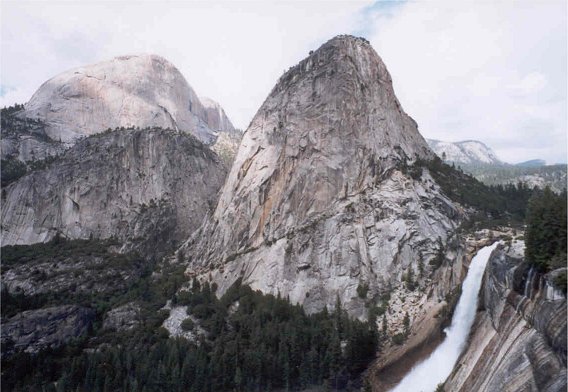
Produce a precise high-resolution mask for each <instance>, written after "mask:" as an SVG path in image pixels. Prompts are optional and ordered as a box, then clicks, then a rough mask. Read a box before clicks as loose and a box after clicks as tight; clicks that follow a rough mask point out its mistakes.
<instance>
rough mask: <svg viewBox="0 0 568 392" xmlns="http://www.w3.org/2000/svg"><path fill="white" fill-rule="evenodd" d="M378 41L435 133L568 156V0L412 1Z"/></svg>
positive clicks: (506, 151)
mask: <svg viewBox="0 0 568 392" xmlns="http://www.w3.org/2000/svg"><path fill="white" fill-rule="evenodd" d="M374 26H375V30H374V33H373V34H372V36H371V37H370V38H371V42H372V44H373V46H374V47H375V48H376V49H377V52H378V53H379V54H380V55H381V56H382V58H383V60H384V61H385V63H386V65H387V67H388V69H389V70H390V72H391V74H392V76H393V80H394V84H395V91H396V93H397V95H398V97H399V99H400V101H401V103H402V105H403V107H404V108H405V110H406V111H407V112H408V113H409V114H410V115H411V116H412V117H414V119H415V120H416V121H417V122H418V124H419V126H420V130H421V132H422V134H423V135H425V136H426V137H431V138H436V139H442V140H449V141H458V140H463V139H479V140H482V141H484V142H486V143H487V144H488V145H490V146H491V147H493V148H494V149H495V150H496V152H497V154H498V155H499V156H500V157H501V158H502V159H504V160H506V161H510V162H518V161H522V160H526V159H531V158H544V159H546V160H547V161H549V162H551V163H552V162H558V161H563V162H565V161H566V44H567V43H566V3H565V2H564V1H547V2H544V1H543V2H531V3H529V2H524V1H517V2H507V1H499V2H469V1H468V2H455V1H453V2H449V1H447V2H445V1H436V2H409V3H405V4H404V5H403V6H401V7H399V8H398V9H397V12H396V13H395V14H394V15H393V16H392V17H389V18H384V17H382V16H381V15H380V14H379V15H375V17H374Z"/></svg>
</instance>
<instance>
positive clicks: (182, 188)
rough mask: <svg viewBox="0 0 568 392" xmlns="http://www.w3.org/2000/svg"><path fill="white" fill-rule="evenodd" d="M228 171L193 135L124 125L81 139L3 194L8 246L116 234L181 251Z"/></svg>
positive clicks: (145, 246) (128, 244)
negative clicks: (125, 126) (129, 127)
mask: <svg viewBox="0 0 568 392" xmlns="http://www.w3.org/2000/svg"><path fill="white" fill-rule="evenodd" d="M224 179H225V168H224V166H223V165H222V163H221V161H220V160H219V158H218V157H217V155H216V154H214V153H213V152H212V151H211V150H209V149H208V148H207V147H206V146H205V145H203V144H202V143H201V142H199V141H198V140H197V139H195V138H194V137H193V136H191V135H188V134H184V133H180V132H176V131H172V130H163V129H143V130H118V131H112V132H108V133H104V134H98V135H94V136H91V137H88V138H84V139H82V140H80V141H79V142H78V143H77V144H75V145H74V146H73V147H72V148H71V149H69V150H68V151H66V152H65V153H64V154H63V155H61V156H59V157H58V158H57V159H55V161H54V162H52V163H50V164H49V165H47V167H45V168H43V169H39V170H35V171H32V172H31V173H29V174H28V175H26V176H24V177H22V178H20V179H19V180H18V181H16V182H14V183H12V184H10V185H9V186H7V187H5V188H4V189H3V192H2V198H3V208H2V245H15V244H33V243H37V242H46V241H49V240H51V239H52V238H53V237H54V236H55V235H56V234H59V235H61V236H62V237H64V238H67V239H88V238H95V239H105V238H111V237H114V238H116V239H117V240H119V241H120V243H122V244H123V245H122V247H123V250H124V251H127V250H133V249H136V250H139V251H143V252H144V254H146V255H148V256H157V255H163V254H164V252H166V251H168V250H172V249H174V247H175V246H176V245H177V244H179V242H180V241H181V240H182V239H184V238H186V237H187V236H188V235H190V234H191V233H192V232H193V230H195V229H196V228H197V227H198V226H199V225H200V224H201V221H202V219H203V217H204V216H205V214H206V212H207V211H208V210H209V209H210V208H212V206H214V204H215V201H216V198H217V192H218V190H219V188H220V187H221V185H222V183H223V181H224Z"/></svg>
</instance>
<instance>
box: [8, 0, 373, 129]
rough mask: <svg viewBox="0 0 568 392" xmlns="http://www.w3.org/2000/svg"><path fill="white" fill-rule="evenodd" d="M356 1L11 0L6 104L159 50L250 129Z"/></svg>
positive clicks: (357, 6) (338, 29) (348, 18)
mask: <svg viewBox="0 0 568 392" xmlns="http://www.w3.org/2000/svg"><path fill="white" fill-rule="evenodd" d="M370 3H371V2H370V1H356V2H318V1H312V2H270V1H264V2H261V1H249V2H234V1H224V2H205V1H202V2H199V1H191V2H190V1H188V2H180V1H172V2H164V1H160V2H158V1H140V2H122V1H121V2H68V1H67V2H44V3H42V2H22V1H20V2H18V3H15V2H11V3H6V2H5V3H3V5H2V42H1V44H2V47H1V48H2V50H1V51H2V84H3V85H5V86H7V87H9V88H10V89H11V92H9V93H6V94H4V95H3V96H2V97H1V100H0V105H9V104H12V103H14V102H19V103H22V102H25V101H27V100H28V99H29V98H30V96H31V94H32V93H33V92H34V91H35V90H36V89H37V88H38V87H39V86H40V85H41V83H43V82H44V81H45V80H47V79H48V78H50V77H52V76H55V75H56V74H58V73H60V72H62V71H65V70H67V69H70V68H73V67H76V66H80V65H84V64H88V63H93V62H97V61H101V60H105V59H109V58H112V57H114V56H118V55H124V54H128V53H143V52H146V53H155V54H158V55H161V56H163V57H165V58H167V59H168V60H170V61H171V62H172V63H173V64H174V65H176V67H178V68H179V69H180V71H181V72H182V73H183V75H184V76H185V77H186V79H187V80H188V82H189V84H190V85H191V86H192V87H193V88H194V89H195V90H196V92H197V93H198V94H199V95H204V96H209V97H211V98H213V99H215V100H217V101H218V102H220V103H221V105H222V106H223V107H224V109H225V110H226V112H227V113H228V115H229V117H230V118H231V119H232V121H233V122H234V123H235V124H236V125H237V126H238V127H241V128H245V127H246V126H247V125H248V123H249V121H250V120H251V119H252V117H253V115H254V114H255V112H256V110H257V109H258V108H259V107H260V105H261V104H262V102H263V101H264V99H265V98H266V96H267V95H268V93H269V92H270V90H271V88H272V87H273V85H274V83H275V82H276V80H277V79H278V78H279V77H280V76H281V74H282V72H283V71H284V70H285V69H287V68H288V67H290V66H292V65H294V64H295V63H297V62H298V61H299V60H301V59H302V58H303V57H305V56H307V54H308V52H309V50H312V49H316V48H317V47H318V46H319V45H320V44H321V43H323V42H324V41H326V40H327V39H329V38H331V37H332V36H334V35H337V34H341V33H346V32H350V31H353V30H354V29H355V28H356V26H357V25H358V21H359V17H360V12H359V11H360V10H362V9H364V8H365V7H367V6H368V5H369V4H370Z"/></svg>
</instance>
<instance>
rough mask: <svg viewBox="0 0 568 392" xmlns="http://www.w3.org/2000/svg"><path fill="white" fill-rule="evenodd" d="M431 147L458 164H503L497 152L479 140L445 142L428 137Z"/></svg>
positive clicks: (448, 160) (449, 160) (442, 156)
mask: <svg viewBox="0 0 568 392" xmlns="http://www.w3.org/2000/svg"><path fill="white" fill-rule="evenodd" d="M427 141H428V144H429V145H430V148H431V149H432V150H434V152H435V153H436V155H438V156H439V157H440V158H442V159H443V160H445V161H446V162H453V163H458V164H502V163H503V162H502V161H501V160H500V159H499V158H498V157H497V155H496V154H495V152H494V151H493V150H492V149H491V148H489V147H488V146H487V145H486V144H484V143H483V142H480V141H479V140H462V141H460V142H445V141H441V140H435V139H427Z"/></svg>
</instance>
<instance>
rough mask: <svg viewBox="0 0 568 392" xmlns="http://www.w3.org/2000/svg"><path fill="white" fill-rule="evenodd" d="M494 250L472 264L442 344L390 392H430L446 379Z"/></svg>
mask: <svg viewBox="0 0 568 392" xmlns="http://www.w3.org/2000/svg"><path fill="white" fill-rule="evenodd" d="M496 246H497V243H495V244H493V245H491V246H486V247H484V248H482V249H480V250H479V251H478V252H477V254H476V255H475V257H474V258H473V259H472V260H471V264H470V266H469V271H468V273H467V276H466V277H465V280H464V281H463V284H462V294H461V296H460V299H459V301H458V304H457V306H456V309H455V312H454V316H453V318H452V324H451V325H450V326H449V327H448V328H446V330H445V331H444V332H445V333H446V337H445V339H444V341H443V342H442V344H440V345H439V346H438V347H437V348H436V350H435V351H434V352H433V353H432V354H430V356H429V357H428V358H426V359H425V360H424V361H423V362H421V363H419V364H418V365H416V366H415V367H414V368H412V370H411V371H410V373H408V374H407V375H406V376H405V377H404V378H403V379H402V381H401V382H400V383H399V384H398V385H397V386H396V387H395V388H394V389H392V390H391V392H433V391H435V390H436V387H437V386H438V384H440V383H443V382H444V381H445V380H446V378H448V376H449V375H450V373H451V372H452V369H453V368H454V366H455V364H456V362H457V360H458V358H459V356H460V354H461V353H462V351H463V349H464V348H465V344H466V341H467V338H468V336H469V331H470V329H471V326H472V324H473V320H474V318H475V312H476V310H477V298H478V295H479V289H480V288H481V280H482V278H483V272H484V271H485V266H486V265H487V261H488V260H489V256H490V255H491V252H492V251H493V249H495V247H496Z"/></svg>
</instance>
